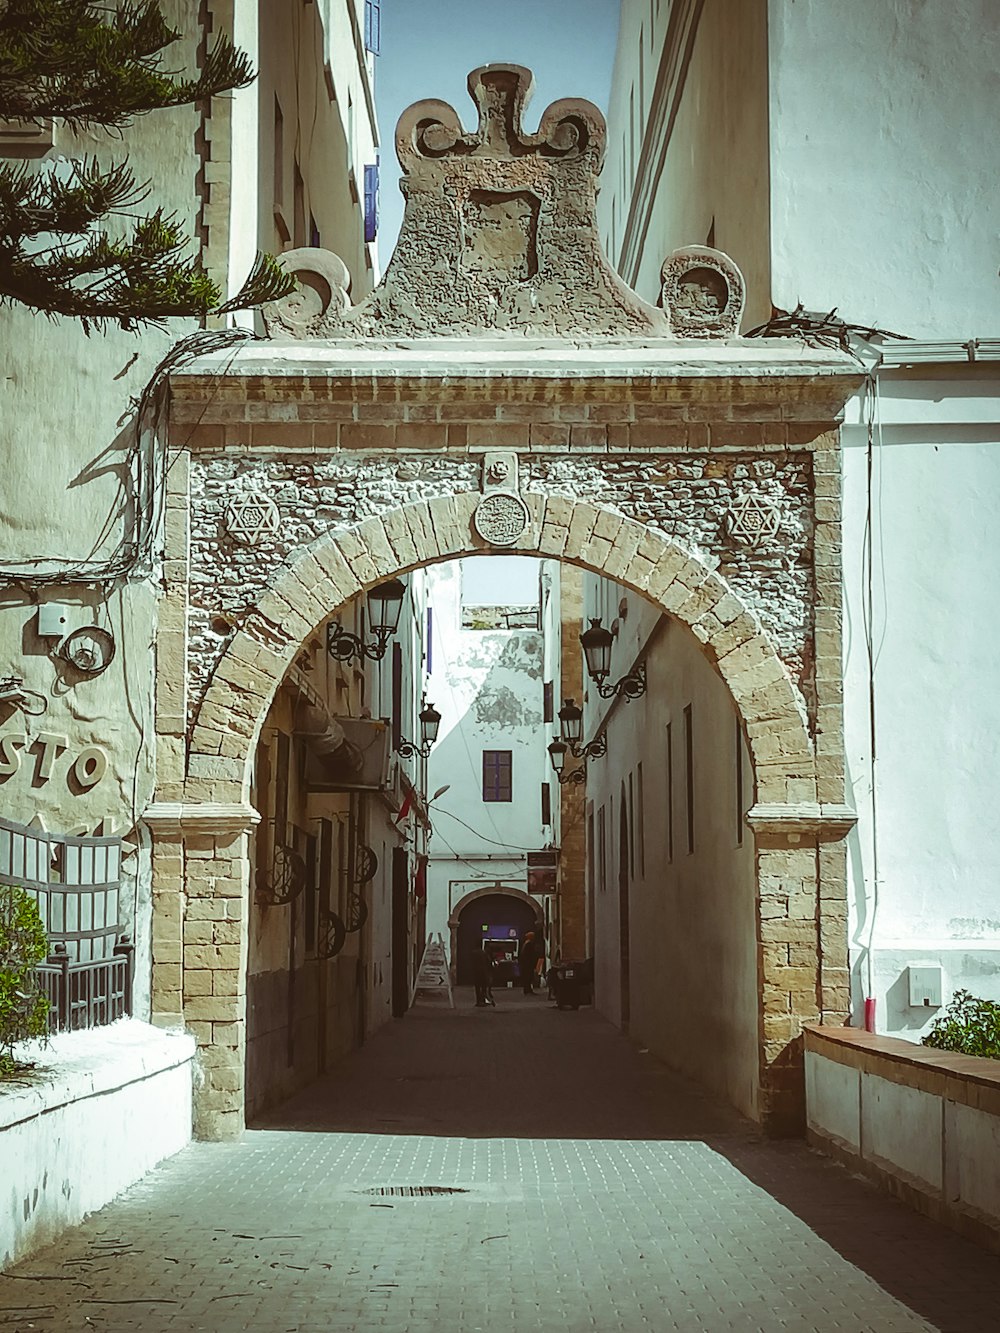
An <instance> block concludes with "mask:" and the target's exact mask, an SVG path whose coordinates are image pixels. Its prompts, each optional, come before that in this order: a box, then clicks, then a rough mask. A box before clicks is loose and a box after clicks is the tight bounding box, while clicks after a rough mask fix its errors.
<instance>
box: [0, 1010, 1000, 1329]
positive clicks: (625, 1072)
mask: <svg viewBox="0 0 1000 1333" xmlns="http://www.w3.org/2000/svg"><path fill="white" fill-rule="evenodd" d="M499 998H500V1005H501V1007H500V1009H499V1010H498V1011H497V1012H496V1013H493V1012H492V1011H486V1012H485V1013H484V1012H483V1011H477V1010H475V1009H474V1008H471V1007H470V1005H469V997H467V996H465V995H464V994H463V993H461V992H460V993H459V997H458V1004H459V1008H458V1009H457V1010H456V1011H454V1012H452V1011H442V1010H441V1009H438V1008H435V1007H428V1008H418V1009H416V1010H414V1011H412V1012H411V1014H409V1015H408V1016H407V1018H406V1019H405V1020H404V1021H402V1022H397V1023H394V1024H392V1025H391V1027H389V1028H387V1029H385V1030H383V1031H382V1032H380V1033H379V1034H378V1035H377V1036H376V1037H375V1038H374V1039H373V1040H372V1041H371V1042H369V1044H368V1045H367V1046H366V1047H365V1049H364V1050H363V1051H361V1052H359V1053H357V1054H356V1055H355V1056H352V1057H351V1058H350V1059H349V1060H347V1061H345V1062H344V1063H343V1064H342V1065H341V1066H339V1067H338V1068H337V1069H336V1070H335V1071H334V1072H333V1073H332V1074H331V1075H329V1076H327V1077H326V1078H325V1079H323V1080H321V1081H320V1082H319V1083H317V1084H316V1085H314V1086H313V1087H312V1088H310V1089H308V1090H307V1091H306V1092H304V1093H303V1094H301V1095H300V1096H299V1097H297V1098H295V1099H293V1101H292V1102H290V1103H288V1104H286V1105H285V1106H284V1107H281V1108H278V1109H277V1110H275V1111H272V1112H271V1113H270V1115H269V1116H268V1117H267V1119H266V1121H264V1122H262V1124H261V1125H260V1126H259V1127H257V1128H255V1129H253V1130H251V1131H248V1133H247V1134H246V1136H245V1137H244V1139H243V1140H242V1141H241V1142H239V1143H236V1144H195V1145H193V1146H192V1147H191V1148H190V1149H188V1150H186V1151H185V1152H183V1153H181V1154H180V1155H179V1156H177V1157H175V1158H173V1159H172V1160H171V1161H169V1162H166V1163H165V1164H164V1165H163V1166H161V1167H160V1168H159V1169H158V1170H157V1171H155V1172H153V1173H152V1174H151V1175H150V1176H148V1177H147V1178H146V1179H145V1180H144V1181H142V1182H140V1183H139V1184H138V1185H136V1186H135V1187H133V1188H132V1189H131V1190H129V1191H128V1192H127V1193H126V1194H125V1195H123V1196H122V1198H121V1199H119V1200H117V1201H116V1202H115V1203H113V1204H110V1205H109V1206H108V1207H107V1208H105V1209H103V1210H102V1211H101V1212H100V1213H97V1214H95V1215H94V1217H92V1218H91V1219H89V1220H88V1222H86V1223H85V1224H84V1225H83V1226H82V1227H79V1228H77V1229H75V1230H74V1231H72V1232H69V1233H67V1235H66V1236H64V1237H63V1239H62V1240H61V1241H60V1242H59V1243H58V1244H57V1245H55V1246H52V1247H50V1248H49V1249H47V1250H45V1251H43V1252H41V1253H39V1254H37V1255H36V1256H35V1257H34V1258H33V1259H31V1260H29V1261H27V1262H25V1263H23V1264H21V1265H20V1266H19V1267H18V1268H17V1269H15V1270H14V1272H13V1275H9V1276H5V1277H2V1278H0V1329H7V1328H14V1329H17V1330H28V1329H39V1330H52V1331H53V1333H60V1331H62V1330H70V1329H72V1330H90V1331H91V1333H93V1330H111V1331H114V1330H126V1329H142V1330H144V1331H145V1333H182V1331H183V1333H189V1331H192V1333H193V1330H201V1329H206V1330H213V1333H235V1330H240V1329H254V1330H262V1331H264V1333H271V1331H272V1330H274V1331H275V1333H282V1331H283V1330H287V1331H288V1333H320V1331H322V1333H331V1331H337V1330H357V1331H358V1333H368V1331H369V1330H371V1331H372V1333H376V1331H378V1333H450V1331H451V1330H460V1331H461V1333H479V1331H480V1330H482V1333H494V1330H507V1329H510V1328H511V1327H513V1328H516V1329H517V1330H518V1333H521V1331H522V1330H537V1331H538V1333H550V1331H551V1333H567V1331H568V1333H588V1331H591V1330H596V1331H597V1333H614V1331H617V1330H621V1333H644V1331H645V1330H650V1333H663V1331H664V1330H673V1329H682V1330H692V1331H693V1330H709V1331H710V1333H723V1331H726V1330H738V1333H771V1330H792V1331H800V1333H807V1331H812V1333H827V1331H828V1330H830V1331H832V1330H845V1331H846V1333H859V1331H861V1330H873V1331H875V1333H896V1331H897V1330H898V1333H915V1331H916V1330H931V1329H939V1330H948V1331H949V1333H952V1331H954V1333H973V1330H974V1331H975V1333H979V1331H980V1330H992V1329H996V1328H997V1327H998V1322H1000V1321H998V1315H997V1309H998V1297H1000V1260H997V1258H996V1257H995V1256H992V1255H989V1254H987V1253H985V1252H984V1251H981V1250H979V1249H977V1248H976V1247H975V1246H972V1245H969V1244H968V1243H966V1242H965V1241H963V1240H961V1239H960V1238H959V1237H956V1236H953V1235H952V1234H951V1233H948V1232H943V1231H941V1230H940V1229H939V1228H937V1227H935V1226H934V1225H933V1224H931V1223H929V1222H927V1221H925V1220H924V1219H923V1218H920V1217H918V1216H916V1215H915V1214H912V1213H910V1212H909V1211H908V1210H906V1209H904V1208H903V1207H902V1206H901V1205H899V1204H897V1203H896V1202H895V1201H893V1200H890V1199H888V1198H884V1197H883V1196H881V1195H879V1194H878V1193H876V1192H875V1191H874V1190H873V1189H872V1188H871V1187H870V1186H868V1185H867V1184H866V1183H864V1182H861V1181H858V1180H856V1179H854V1178H852V1177H851V1176H849V1175H848V1174H847V1173H846V1172H844V1171H843V1170H842V1169H841V1168H840V1167H839V1166H837V1165H835V1164H834V1163H831V1162H828V1161H826V1160H825V1159H823V1158H820V1157H818V1156H816V1155H815V1154H813V1153H811V1152H809V1151H808V1149H806V1148H805V1147H804V1145H802V1144H800V1143H772V1142H769V1141H767V1140H763V1139H761V1138H760V1137H759V1136H758V1135H757V1134H756V1132H755V1131H754V1129H753V1127H752V1126H749V1125H748V1124H747V1123H746V1122H745V1121H743V1120H741V1119H740V1118H739V1117H738V1116H736V1115H734V1114H733V1113H732V1112H730V1111H728V1110H726V1109H725V1108H723V1107H720V1106H718V1105H717V1104H714V1103H713V1102H711V1101H710V1100H707V1099H705V1098H702V1097H701V1096H699V1095H698V1094H697V1092H696V1091H695V1090H693V1089H692V1088H691V1087H690V1085H687V1084H685V1083H684V1082H682V1081H681V1080H678V1079H677V1078H675V1077H673V1076H672V1075H670V1074H669V1073H668V1072H667V1071H665V1070H664V1069H663V1068H662V1067H661V1066H660V1065H658V1064H657V1063H656V1062H655V1061H653V1060H652V1059H651V1058H650V1057H649V1056H648V1055H643V1054H640V1053H639V1052H637V1051H636V1050H635V1049H634V1047H632V1046H630V1045H629V1043H628V1042H627V1041H626V1040H625V1039H624V1038H623V1037H622V1036H621V1035H620V1034H619V1033H618V1032H617V1031H615V1030H614V1029H613V1028H611V1027H610V1026H609V1025H608V1024H606V1023H604V1022H603V1021H602V1020H601V1019H600V1018H599V1017H598V1016H597V1015H595V1014H594V1013H593V1012H591V1011H580V1012H579V1013H557V1012H556V1011H555V1010H551V1009H549V1008H548V1007H547V1005H546V1004H545V1002H544V1001H543V1000H530V999H523V998H522V997H520V996H512V995H509V994H507V995H504V994H503V993H501V994H500V997H499ZM428 1185H431V1186H437V1187H445V1188H449V1189H454V1190H462V1191H465V1192H463V1193H453V1194H439V1195H432V1196H425V1197H409V1196H402V1197H401V1196H399V1195H392V1194H389V1193H382V1194H372V1193H369V1192H367V1191H371V1190H391V1189H392V1188H393V1187H397V1188H398V1187H407V1186H428Z"/></svg>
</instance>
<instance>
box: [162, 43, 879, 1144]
mask: <svg viewBox="0 0 1000 1333" xmlns="http://www.w3.org/2000/svg"><path fill="white" fill-rule="evenodd" d="M469 86H470V91H471V92H472V95H473V97H474V98H475V100H476V101H477V103H478V108H479V124H478V128H477V129H476V130H475V131H473V132H470V133H464V132H463V130H462V126H461V124H460V122H459V120H458V117H457V116H456V115H455V113H454V112H453V111H452V110H451V109H450V108H447V107H444V106H443V105H442V104H441V103H437V102H433V103H421V104H419V105H418V106H417V107H415V108H411V109H410V111H409V112H407V113H406V114H405V115H404V116H403V118H402V119H401V121H400V125H399V127H398V130H397V140H396V141H397V151H398V153H399V156H400V160H401V162H402V164H403V169H404V172H405V174H406V176H407V183H406V190H405V193H406V196H407V205H406V213H405V216H404V222H403V229H402V232H401V235H400V240H399V243H398V245H397V249H396V252H395V253H394V255H393V259H392V263H391V265H390V267H389V269H388V270H387V273H386V276H385V278H384V279H383V282H382V283H381V284H380V286H379V287H378V288H377V289H376V290H375V292H374V293H372V294H371V296H370V297H368V298H366V300H365V301H364V302H362V303H361V304H360V305H359V306H357V307H351V306H350V304H349V301H348V297H347V293H346V291H339V290H338V291H336V292H334V291H331V299H330V303H329V305H328V307H327V308H326V309H325V310H324V311H322V313H321V314H319V315H317V316H316V317H315V318H313V319H310V320H309V321H308V322H307V323H306V324H302V323H301V322H300V321H299V320H298V317H297V316H296V315H295V311H294V310H293V309H291V308H289V309H283V308H282V307H276V308H272V309H271V310H269V311H268V312H267V323H268V327H269V329H270V331H271V332H272V334H274V335H276V337H277V339H278V340H277V341H274V342H266V341H264V342H255V343H250V344H248V345H247V346H246V347H244V348H239V349H237V350H236V351H232V350H230V351H227V352H226V353H225V354H215V355H210V356H207V357H204V358H202V359H201V360H199V361H196V362H193V363H191V364H190V365H188V366H186V367H185V368H183V369H182V370H180V371H178V372H177V373H175V374H174V375H173V376H172V377H171V381H170V400H171V401H170V409H169V415H170V427H169V428H170V443H171V446H172V447H173V449H174V450H175V453H174V457H173V459H172V461H171V467H170V469H169V472H168V493H167V497H166V519H165V555H166V560H165V565H164V574H165V596H164V600H163V604H162V609H161V613H160V620H159V629H158V637H157V722H156V729H157V799H156V803H155V804H154V806H153V807H152V808H151V809H150V810H149V812H148V813H147V816H146V821H147V823H148V824H149V825H150V827H151V828H152V830H153V833H154V846H153V859H152V870H153V898H154V934H153V985H152V989H153V1004H154V1017H155V1020H156V1021H157V1022H160V1023H164V1024H172V1023H185V1024H187V1025H188V1026H189V1027H190V1028H191V1030H192V1031H194V1032H195V1034H196V1036H197V1037H198V1040H199V1045H200V1048H201V1053H202V1054H201V1058H202V1064H203V1069H204V1074H205V1081H204V1084H203V1086H202V1088H201V1090H200V1093H199V1099H198V1105H199V1112H198V1115H199V1120H198V1130H199V1132H200V1133H201V1134H203V1135H206V1136H209V1137H221V1136H225V1135H228V1134H234V1133H238V1132H239V1131H240V1129H241V1128H242V1124H243V1090H242V1080H243V1045H244V1041H245V1008H246V1002H245V994H246V992H245V985H246V976H245V974H246V950H247V939H246V937H247V910H248V901H249V862H248V833H249V830H250V828H251V827H252V825H253V824H254V822H255V820H256V818H257V816H256V813H255V812H254V810H253V809H252V807H251V805H250V803H249V794H250V772H251V764H252V760H253V755H254V751H255V747H256V744H257V739H258V736H259V732H260V728H261V726H262V723H263V719H264V717H265V715H266V713H267V710H268V706H269V704H270V701H271V699H272V698H273V696H274V693H275V691H276V689H277V687H278V685H279V683H280V682H281V680H282V679H283V678H284V676H285V674H286V672H287V670H288V668H289V666H290V665H291V663H292V660H293V658H294V656H295V654H296V651H297V649H298V647H299V645H300V644H301V643H302V641H303V640H304V639H305V637H306V636H307V635H308V634H310V633H311V632H312V631H313V630H314V629H315V628H316V627H317V626H318V625H320V624H321V623H322V622H323V621H324V620H326V619H328V618H329V617H331V616H332V615H334V614H336V612H337V609H338V608H339V607H341V606H343V605H344V604H345V603H346V602H348V601H349V600H350V599H351V598H353V597H356V596H357V595H359V594H361V593H363V592H364V591H365V590H366V589H368V588H370V587H372V586H373V585H374V584H376V583H378V582H380V581H382V580H384V579H388V578H391V577H393V576H394V575H396V574H398V573H401V572H405V571H407V570H412V569H416V568H418V567H421V566H424V565H429V564H433V563H435V562H437V561H441V560H446V559H450V558H453V557H457V556H461V555H465V554H472V553H477V552H482V551H484V550H492V549H497V548H499V549H503V550H505V551H516V552H521V553H524V554H532V555H538V556H542V557H547V558H555V559H559V560H564V561H568V562H570V563H572V564H575V565H578V566H581V567H582V568H584V569H589V570H592V571H595V572H597V573H599V574H602V575H605V576H607V577H609V578H612V579H614V580H616V581H618V582H620V583H622V584H623V585H625V586H626V587H628V588H631V589H634V590H635V591H636V592H638V593H640V594H642V595H643V596H644V597H646V598H647V599H648V600H649V601H650V602H652V603H653V605H654V606H656V607H658V608H659V609H660V610H661V611H663V612H664V613H666V614H667V615H669V616H671V617H673V619H674V620H676V621H678V622H680V623H681V624H683V625H685V626H686V627H687V628H688V629H689V631H690V632H691V633H692V634H693V635H694V636H695V638H696V639H697V640H698V641H699V642H700V644H701V646H702V650H703V652H704V655H705V657H706V658H707V659H708V660H709V661H710V662H711V663H712V664H713V666H714V668H715V670H716V671H717V672H718V673H719V675H720V676H721V678H722V679H723V681H724V682H725V684H726V686H727V688H728V690H729V693H730V694H731V696H732V699H733V701H734V703H735V706H736V708H737V710H738V713H739V716H740V718H741V721H742V726H743V728H744V731H745V735H746V739H747V745H748V748H749V753H750V756H751V762H752V768H753V782H754V794H755V804H754V806H753V808H752V809H751V810H750V812H749V815H748V822H749V824H750V826H751V828H752V829H753V832H754V836H755V852H756V900H757V912H756V929H757V939H756V953H757V980H758V985H757V1000H758V1027H759V1043H758V1085H759V1095H758V1098H757V1105H758V1107H759V1113H760V1116H761V1119H762V1120H763V1121H764V1122H765V1123H767V1124H768V1125H769V1126H771V1127H773V1128H776V1129H781V1128H787V1127H794V1126H796V1125H797V1124H798V1121H799V1117H800V1116H801V1110H802V1073H801V1057H800V1052H799V1033H800V1030H801V1025H802V1023H803V1022H804V1021H815V1020H817V1019H827V1020H836V1021H842V1018H843V1015H844V1013H845V1011H846V1008H847V1004H848V987H847V982H848V977H847V956H846V949H847V929H846V901H845V896H844V895H845V873H844V864H843V849H842V846H840V845H839V839H841V838H842V837H843V834H844V833H845V832H846V830H847V828H848V827H849V826H850V824H851V823H852V822H853V816H852V814H851V812H850V811H849V810H848V809H847V807H846V806H845V804H844V796H845V788H844V755H843V730H842V722H841V674H842V668H841V624H840V523H839V485H840V454H839V442H838V437H837V421H838V419H839V414H840V412H841V410H842V407H843V403H844V401H845V400H846V398H847V396H848V394H849V393H850V392H852V391H853V389H854V387H855V386H856V384H857V382H858V380H859V376H858V372H857V367H856V366H855V365H854V363H853V362H851V361H850V359H849V358H847V357H845V356H842V355H841V354H840V353H838V352H832V351H829V350H826V349H814V348H806V347H801V346H794V345H789V344H787V343H783V344H780V345H776V344H772V345H768V344H764V343H762V342H760V341H757V342H754V343H753V344H752V345H751V344H750V343H749V342H746V341H742V340H740V339H738V338H736V337H734V334H735V332H736V330H737V328H738V323H739V315H740V310H741V308H742V299H743V287H742V279H741V278H740V276H739V274H738V271H737V270H736V269H735V266H734V265H732V263H731V261H729V260H728V259H727V258H726V257H725V256H724V255H720V254H719V253H718V252H716V251H712V250H706V249H704V247H696V248H695V249H692V250H691V251H678V252H675V254H674V255H672V256H670V257H669V260H668V262H667V264H666V265H665V267H664V275H665V276H664V287H663V295H662V300H663V305H662V308H657V307H653V306H650V305H648V304H647V303H646V302H644V301H641V300H640V299H639V298H638V297H637V296H636V295H635V294H634V293H632V292H630V291H629V290H628V289H627V288H626V287H625V286H624V285H623V284H622V283H621V282H620V280H619V279H618V278H617V276H616V275H615V274H614V273H613V271H612V270H611V268H610V266H609V264H608V262H607V260H606V258H605V257H604V256H603V254H602V252H601V248H600V242H599V238H598V233H597V227H596V220H595V202H596V189H597V177H598V174H599V172H600V168H601V161H602V156H603V146H604V126H603V120H602V118H601V116H600V113H599V112H598V111H597V110H596V108H594V107H592V106H590V105H589V104H587V103H580V102H573V101H564V102H560V103H557V104H556V105H555V106H553V107H551V108H549V110H548V111H547V112H546V114H545V115H544V116H543V118H542V121H541V124H540V126H539V129H538V132H537V133H535V134H526V133H525V132H524V131H523V128H522V126H521V122H520V115H521V109H522V107H523V103H524V101H525V99H526V96H527V93H528V91H529V87H530V76H529V75H528V73H527V71H524V70H521V69H519V68H517V67H514V66H487V67H485V68H484V69H481V70H477V71H474V72H473V74H472V75H471V76H470V84H469ZM472 150H474V151H472ZM290 262H291V263H292V265H293V267H294V269H295V271H297V272H305V271H307V270H310V269H312V270H315V271H316V272H317V273H323V272H325V273H327V274H329V273H331V272H333V271H334V269H335V266H331V262H330V260H329V257H326V258H324V257H323V256H322V255H321V254H319V253H313V252H309V251H297V252H294V254H293V255H292V256H291V259H290ZM706 265H707V266H708V267H709V268H710V269H711V270H712V271H713V272H714V273H715V274H716V276H717V278H718V283H716V284H715V285H716V286H718V290H719V291H721V292H723V295H724V308H723V309H721V310H720V311H717V312H716V313H717V316H718V317H715V316H713V318H712V319H711V320H709V322H708V323H703V324H702V325H699V326H697V327H695V326H692V325H691V324H690V310H687V311H685V309H682V308H680V306H679V305H677V306H676V308H675V306H674V305H672V304H671V303H672V301H673V300H674V297H675V296H676V288H677V286H678V282H677V281H676V279H677V277H678V274H680V275H681V276H682V277H683V276H684V274H688V276H690V274H692V273H695V272H696V271H698V272H700V271H702V270H704V268H705V266H706ZM713 282H715V280H714V279H713ZM719 284H721V286H719ZM713 290H714V288H713ZM672 294H673V295H672ZM685 321H688V322H687V323H685ZM685 339H687V341H684V340H685ZM489 505H492V506H493V513H494V517H495V516H497V515H499V516H500V517H501V519H502V523H501V525H500V526H501V527H503V529H504V530H503V532H502V533H501V532H500V531H499V529H497V528H494V526H493V525H492V524H484V523H483V522H482V521H481V520H482V519H483V517H484V514H485V512H486V509H487V506H489ZM511 523H513V527H511ZM484 531H485V533H486V535H485V536H484V535H482V533H483V532H484ZM491 533H494V535H496V536H497V538H498V540H497V541H495V542H493V543H492V544H491ZM195 973H197V974H198V975H197V978H195Z"/></svg>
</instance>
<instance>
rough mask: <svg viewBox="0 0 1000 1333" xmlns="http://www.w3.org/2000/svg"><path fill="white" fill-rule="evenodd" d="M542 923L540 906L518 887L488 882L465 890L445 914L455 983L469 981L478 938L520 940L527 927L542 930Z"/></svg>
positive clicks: (542, 917) (470, 981)
mask: <svg viewBox="0 0 1000 1333" xmlns="http://www.w3.org/2000/svg"><path fill="white" fill-rule="evenodd" d="M544 926H545V920H544V916H543V913H542V909H541V906H540V905H539V903H538V902H537V901H536V900H535V899H534V898H532V897H531V896H530V894H527V893H525V892H524V891H523V890H521V889H514V888H510V887H508V886H505V885H502V884H491V885H489V886H487V887H485V888H482V889H475V890H473V891H472V892H471V893H467V894H466V895H465V897H464V898H462V899H460V900H459V902H457V903H456V904H455V907H454V908H453V910H452V912H451V915H450V916H449V918H448V927H449V930H450V932H451V964H452V974H453V976H454V979H455V984H456V985H458V986H471V985H472V981H473V976H472V956H473V953H474V950H475V947H476V944H477V942H481V941H482V939H484V938H489V939H494V940H496V941H497V943H501V942H502V941H503V939H504V937H505V935H506V938H508V939H510V940H512V941H513V940H520V939H521V938H522V937H523V935H524V932H525V931H526V930H534V931H536V932H541V931H542V930H544ZM511 931H513V932H514V933H513V935H511V934H510V933H509V932H511ZM499 932H504V934H502V933H499ZM510 979H512V978H510ZM498 980H500V981H502V982H506V981H507V980H508V977H507V976H506V974H504V975H502V976H500V977H498Z"/></svg>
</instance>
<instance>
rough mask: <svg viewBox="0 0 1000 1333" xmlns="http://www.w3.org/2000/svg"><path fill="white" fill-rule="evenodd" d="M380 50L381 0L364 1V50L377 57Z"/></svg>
mask: <svg viewBox="0 0 1000 1333" xmlns="http://www.w3.org/2000/svg"><path fill="white" fill-rule="evenodd" d="M381 49H382V4H381V0H365V50H366V51H370V52H371V53H372V55H373V56H377V55H378V53H379V51H380V50H381Z"/></svg>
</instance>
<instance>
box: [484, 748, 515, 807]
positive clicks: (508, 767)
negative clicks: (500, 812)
mask: <svg viewBox="0 0 1000 1333" xmlns="http://www.w3.org/2000/svg"><path fill="white" fill-rule="evenodd" d="M513 757H514V756H513V751H511V750H484V751H483V800H484V801H511V800H513V795H512V782H511V778H512V772H513Z"/></svg>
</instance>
